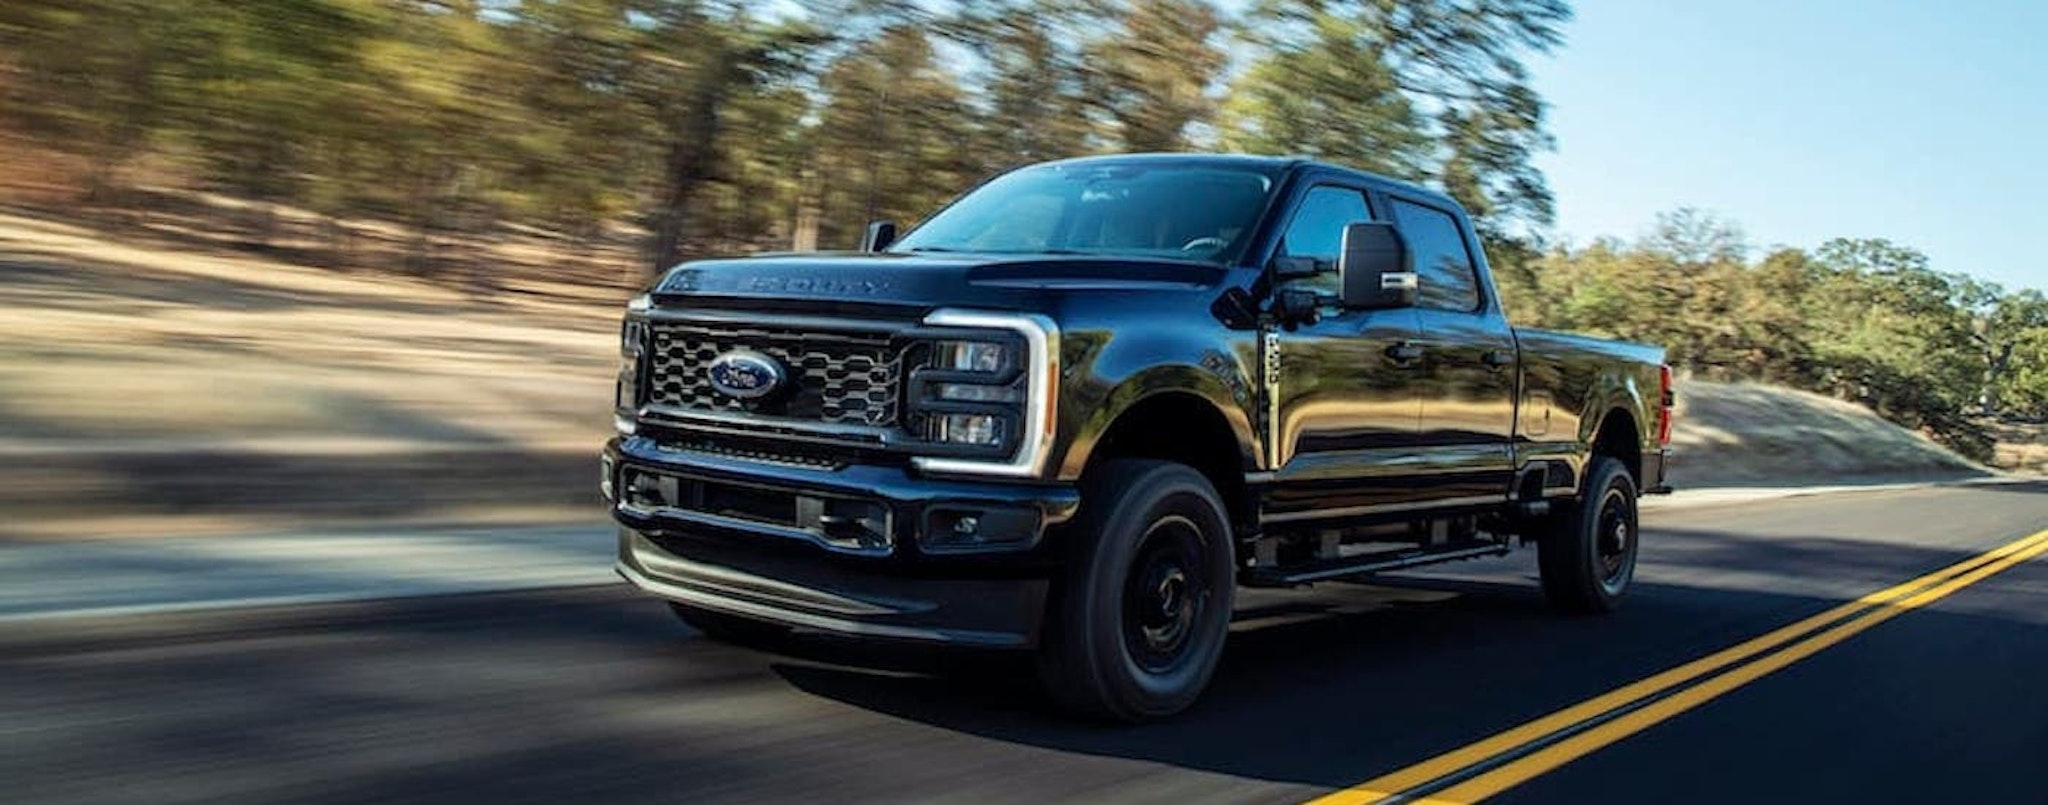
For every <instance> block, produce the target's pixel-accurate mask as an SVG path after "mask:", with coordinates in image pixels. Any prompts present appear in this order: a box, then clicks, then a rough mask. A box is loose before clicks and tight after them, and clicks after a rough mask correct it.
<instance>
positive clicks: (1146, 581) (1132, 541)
mask: <svg viewBox="0 0 2048 805" xmlns="http://www.w3.org/2000/svg"><path fill="white" fill-rule="evenodd" d="M1081 500H1082V504H1081V514H1080V516H1079V517H1078V518H1077V519H1076V520H1075V521H1074V523H1073V524H1071V526H1070V527H1068V528H1066V529H1063V530H1062V531H1061V534H1060V536H1061V538H1062V539H1066V540H1069V541H1070V542H1069V543H1068V544H1066V545H1065V546H1063V548H1064V551H1065V553H1064V560H1065V561H1064V569H1063V570H1062V572H1061V575H1060V576H1059V577H1058V578H1057V579H1056V581H1055V584H1054V590H1053V596H1052V603H1051V606H1050V608H1049V610H1048V613H1047V617H1046V621H1045V626H1044V630H1043V634H1042V635H1041V638H1040V643H1039V650H1038V655H1037V658H1036V660H1037V666H1038V674H1039V679H1040V680H1041V681H1042V682H1043V683H1044V685H1045V688H1046V692H1047V693H1048V694H1049V695H1050V696H1051V697H1052V699H1053V700H1054V701H1055V702H1057V703H1058V704H1059V705H1060V706H1061V707H1062V708H1064V709H1066V710H1068V711H1070V712H1072V713H1075V714H1077V715H1080V716H1084V717H1089V718H1098V719H1105V720H1110V721H1122V722H1131V723H1135V722H1144V721H1154V720H1158V719H1163V718H1166V717H1168V716H1172V715H1174V714H1176V713H1179V712H1181V711H1182V710H1185V709H1187V708H1188V706H1189V705H1192V704H1194V702H1195V699H1196V698H1197V697H1199V696H1200V695H1201V693H1202V689H1203V688H1205V687H1207V686H1208V684H1209V678H1210V677H1211V676H1212V675H1214V673H1215V671H1216V663H1217V660H1218V659H1219V658H1220V657H1221V656H1222V654H1223V641H1224V637H1225V636H1226V635H1227V634H1228V633H1229V630H1230V607H1231V602H1232V600H1233V599H1234V597H1235V595H1236V591H1237V590H1236V585H1237V562H1236V552H1235V549H1234V547H1233V545H1232V540H1231V533H1230V519H1229V515H1228V514H1227V513H1226V512H1225V510H1224V508H1223V502H1222V500H1221V499H1220V498H1219V497H1218V496H1217V494H1216V489H1215V487H1213V486H1211V485H1210V484H1209V480H1208V479H1207V478H1204V477H1202V474H1201V473H1199V472H1196V471H1194V470H1193V469H1191V468H1189V467H1187V466H1184V465H1181V464H1175V463H1171V462H1166V461H1151V460H1137V459H1117V460H1113V461H1111V462H1109V463H1107V464H1104V465H1103V466H1101V467H1098V468H1096V469H1095V471H1093V472H1091V473H1090V474H1089V477H1088V479H1087V480H1086V481H1084V483H1083V485H1082V498H1081Z"/></svg>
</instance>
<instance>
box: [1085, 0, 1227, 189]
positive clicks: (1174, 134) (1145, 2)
mask: <svg viewBox="0 0 2048 805" xmlns="http://www.w3.org/2000/svg"><path fill="white" fill-rule="evenodd" d="M1112 16H1114V17H1115V18H1116V20H1117V27H1116V29H1115V30H1114V32H1112V33H1110V34H1109V35H1107V36H1102V37H1099V38H1096V39H1094V40H1093V41H1090V42H1089V43H1088V44H1087V45H1086V46H1085V51H1086V53H1087V63H1088V64H1090V65H1092V66H1093V67H1094V70H1093V71H1092V72H1091V73H1090V74H1089V75H1090V79H1091V80H1090V81H1089V84H1090V87H1089V96H1090V100H1091V101H1092V102H1093V104H1094V106H1095V107H1096V108H1098V109H1099V110H1101V112H1102V114H1103V115H1104V116H1106V117H1107V118H1108V119H1109V121H1110V122H1111V124H1112V129H1113V131H1114V132H1115V134H1116V137H1117V141H1118V144H1119V145H1120V147H1121V148H1122V149H1123V150H1126V151H1175V150H1180V149H1181V148H1183V147H1185V146H1186V145H1187V134H1188V128H1189V126H1190V125H1192V124H1194V123H1197V122H1202V121H1206V120H1208V119H1209V117H1210V114H1211V109H1212V107H1213V106H1214V102H1213V101H1212V100H1211V99H1210V97H1209V85H1210V83H1211V82H1213V81H1215V79H1216V77H1217V76H1218V75H1219V74H1221V72H1222V70H1223V66H1224V61H1225V55H1224V53H1223V51H1222V49H1221V48H1219V47H1218V46H1217V43H1216V41H1215V39H1216V37H1217V35H1218V33H1219V31H1220V30H1221V28H1222V19H1221V18H1220V17H1219V16H1218V14H1217V11H1216V7H1215V6H1213V5H1210V4H1209V3H1208V2H1207V0H1129V2H1127V3H1125V4H1124V6H1123V8H1121V9H1117V10H1115V11H1114V12H1113V14H1112Z"/></svg>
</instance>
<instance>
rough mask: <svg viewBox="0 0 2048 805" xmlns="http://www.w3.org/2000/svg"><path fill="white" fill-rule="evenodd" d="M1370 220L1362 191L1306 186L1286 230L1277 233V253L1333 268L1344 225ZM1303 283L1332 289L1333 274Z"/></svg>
mask: <svg viewBox="0 0 2048 805" xmlns="http://www.w3.org/2000/svg"><path fill="white" fill-rule="evenodd" d="M1370 220H1372V211H1371V209H1369V208H1368V207H1367V206H1366V202H1365V193H1364V192H1362V191H1358V190H1353V189H1351V188H1348V187H1335V186H1332V185H1319V186H1316V187H1312V188H1309V191H1308V192H1307V193H1305V194H1303V195H1302V197H1301V203H1300V204H1299V205H1296V206H1295V208H1294V218H1293V220H1291V221H1289V222H1288V223H1287V231H1286V232H1285V233H1283V234H1282V235H1281V236H1280V252H1279V253H1280V255H1281V256H1283V257H1310V258H1314V259H1315V261H1316V263H1317V264H1318V265H1320V266H1321V267H1323V268H1324V269H1325V270H1334V269H1335V268H1336V267H1337V253H1338V252H1339V251H1341V250H1342V248H1343V244H1344V226H1345V225H1346V224H1353V223H1358V222H1360V221H1370ZM1304 282H1311V283H1314V284H1317V285H1328V286H1330V290H1332V291H1335V290H1336V286H1337V275H1336V274H1335V273H1326V274H1322V275H1320V276H1317V277H1315V278H1314V279H1312V280H1304Z"/></svg>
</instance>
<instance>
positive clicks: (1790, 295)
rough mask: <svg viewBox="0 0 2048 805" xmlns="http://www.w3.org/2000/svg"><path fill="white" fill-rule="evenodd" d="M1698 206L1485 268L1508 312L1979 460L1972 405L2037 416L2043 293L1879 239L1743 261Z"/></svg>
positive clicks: (2046, 397) (2045, 398)
mask: <svg viewBox="0 0 2048 805" xmlns="http://www.w3.org/2000/svg"><path fill="white" fill-rule="evenodd" d="M1749 252H1750V249H1749V247H1748V245H1747V242H1746V241H1745V240H1744V239H1743V237H1742V233H1741V231H1740V230H1739V229H1737V228H1736V227H1734V226H1733V225H1731V224H1729V223H1727V222H1725V221H1722V220H1720V219H1717V218H1714V217H1713V216H1711V215H1705V214H1702V213H1699V212H1697V211H1691V210H1680V211H1677V212H1674V213H1670V214H1666V215H1663V216H1659V218H1658V222H1657V224H1656V226H1655V227H1653V228H1652V229H1651V231H1650V232H1649V233H1648V234H1646V235H1645V236H1644V237H1642V238H1641V239H1639V240H1637V241H1635V242H1633V243H1622V242H1618V241H1599V242H1596V243H1594V244H1592V245H1590V246H1587V247H1584V248H1579V249H1568V248H1557V249H1552V250H1550V251H1549V252H1548V253H1546V254H1544V255H1542V256H1541V257H1540V258H1538V259H1536V260H1534V261H1533V262H1532V263H1529V264H1528V265H1529V268H1528V269H1527V270H1519V269H1517V268H1516V267H1514V266H1513V265H1512V264H1511V265H1510V267H1508V268H1507V269H1505V270H1497V274H1498V275H1499V278H1500V285H1501V292H1502V296H1503V301H1504V303H1505V304H1507V305H1508V307H1509V309H1510V310H1511V311H1513V315H1514V316H1515V317H1516V320H1517V321H1518V322H1519V323H1524V324H1533V325H1540V326H1545V327H1554V328H1558V329H1569V330H1580V331H1585V332H1593V333H1600V334H1605V335H1612V336H1617V337H1622V338H1629V339H1634V340H1641V341H1648V342H1652V343H1658V344H1663V345H1664V346H1665V347H1666V349H1667V350H1668V354H1669V360H1670V361H1671V363H1672V365H1673V366H1675V367H1677V368H1679V369H1681V370H1682V371H1685V372H1689V373H1691V374H1693V375H1695V376H1700V377H1706V378H1713V379H1720V380H1758V381H1766V382H1772V383H1780V384H1786V385H1791V386H1795V387H1800V388H1805V389H1808V390H1812V391H1818V392H1821V393H1825V394H1831V395H1834V396H1837V397H1841V398H1843V399H1849V400H1854V401H1857V402H1860V403H1863V404H1865V405H1868V406H1869V407H1871V408H1872V409H1873V410H1876V411H1877V412H1878V413H1880V414H1882V415H1884V416H1885V417H1887V418H1889V419H1891V420H1893V421H1895V422H1898V423H1900V424H1903V425H1906V426H1908V427H1913V428H1918V429H1921V430H1924V431H1926V432H1927V433H1929V434H1931V435H1933V436H1934V437H1935V438H1937V439H1940V440H1941V441H1943V442H1945V443H1947V444H1949V445H1950V446H1951V447H1954V448H1956V449H1957V450H1958V451H1959V452H1962V453H1964V454H1965V455H1968V456H1971V457H1973V458H1977V459H1980V460H1987V459H1988V458H1989V457H1990V451H1991V443H1990V440H1989V438H1988V437H1987V435H1986V433H1985V431H1984V430H1983V428H1982V427H1981V426H1980V425H1979V424H1978V419H1977V417H1978V415H1982V414H1991V415H2017V416H2025V417H2036V418H2038V417H2041V416H2044V415H2048V405H2044V403H2048V371H2044V370H2043V369H2042V368H2041V367H2043V366H2044V365H2048V299H2044V298H2043V297H2042V295H2041V294H2040V293H2038V292H2034V291H2026V292H2021V293H2015V294H2006V293H2004V292H2003V291H2001V290H2000V289H1999V288H1998V287H1997V286H1993V285H1988V284H1985V283H1982V282H1979V281H1976V280H1973V279H1971V278H1969V277H1966V276H1963V275H1959V274H1944V273H1941V272H1938V271H1935V270H1933V269H1932V268H1930V267H1929V265H1928V261H1927V258H1926V257H1925V256H1924V255H1922V254H1920V253H1919V252H1916V251H1913V250H1912V249H1909V248H1906V247H1903V246H1899V245H1897V244H1894V243H1890V242H1888V241H1884V240H1834V241H1829V242H1828V243H1826V244H1823V245H1822V246H1820V247H1819V248H1818V249H1815V250H1814V251H1813V252H1812V253H1808V252H1804V251H1800V250H1797V249H1780V250H1778V251H1775V252H1772V253H1770V254H1767V255H1765V256H1763V257H1762V258H1761V259H1758V260H1752V259H1751V258H1750V257H1749V256H1748V255H1749Z"/></svg>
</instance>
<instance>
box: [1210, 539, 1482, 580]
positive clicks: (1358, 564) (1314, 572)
mask: <svg viewBox="0 0 2048 805" xmlns="http://www.w3.org/2000/svg"><path fill="white" fill-rule="evenodd" d="M1507 553H1508V546H1506V545H1482V546H1479V547H1476V548H1459V549H1456V550H1449V551H1425V550H1421V549H1416V550H1412V551H1401V552H1398V553H1396V554H1394V555H1392V556H1389V555H1387V554H1385V553H1378V554H1370V555H1367V556H1357V557H1352V558H1349V559H1334V560H1325V561H1320V562H1311V563H1307V564H1302V565H1296V566H1294V567H1292V568H1278V567H1255V568H1252V569H1251V570H1247V571H1245V572H1244V574H1243V575H1241V576H1239V582H1240V583H1242V584H1243V585H1244V586H1246V587H1291V586H1293V585H1296V584H1307V583H1308V582H1312V581H1323V580H1326V579H1334V578H1341V577H1344V576H1358V575H1364V574H1366V573H1379V572H1383V571H1387V570H1403V569H1406V568H1411V567H1421V566H1423V565H1433V564H1436V563H1438V562H1449V561H1453V560H1457V559H1478V558H1480V557H1485V556H1506V555H1507Z"/></svg>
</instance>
